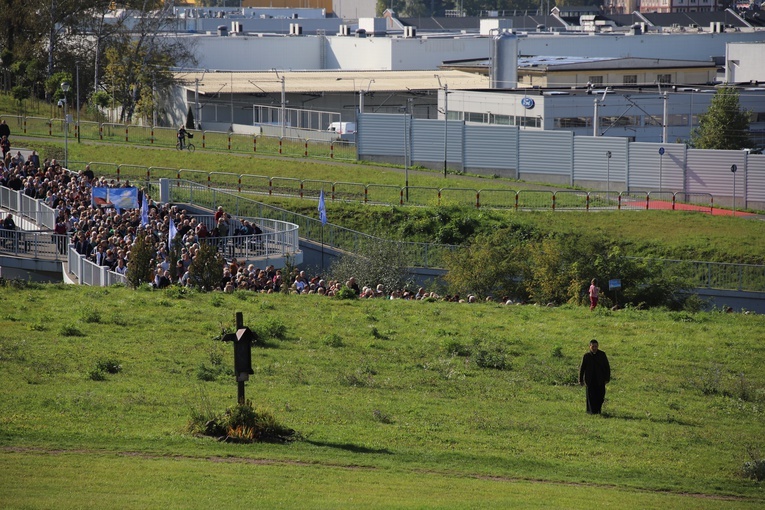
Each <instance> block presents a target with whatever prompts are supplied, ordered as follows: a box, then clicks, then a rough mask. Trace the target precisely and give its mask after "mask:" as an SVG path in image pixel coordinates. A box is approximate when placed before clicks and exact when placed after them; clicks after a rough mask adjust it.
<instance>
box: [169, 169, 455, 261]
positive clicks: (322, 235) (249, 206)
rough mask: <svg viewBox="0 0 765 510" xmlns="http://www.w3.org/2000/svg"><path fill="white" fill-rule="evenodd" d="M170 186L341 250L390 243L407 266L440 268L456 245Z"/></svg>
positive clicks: (181, 195) (181, 184) (177, 195)
mask: <svg viewBox="0 0 765 510" xmlns="http://www.w3.org/2000/svg"><path fill="white" fill-rule="evenodd" d="M170 190H171V201H172V202H186V203H189V204H194V205H197V206H200V207H203V208H205V209H210V210H215V209H217V208H218V206H223V208H224V209H225V210H226V211H229V212H230V214H232V215H233V216H236V217H242V218H267V219H273V220H278V221H281V222H288V223H293V224H295V225H297V226H299V229H300V236H301V237H303V238H304V239H308V240H310V241H313V242H316V243H323V244H326V245H329V246H331V247H334V248H336V249H338V250H342V251H348V252H352V253H357V252H359V251H361V249H362V248H363V247H364V246H365V245H369V244H371V243H375V244H380V243H383V244H390V245H393V247H394V248H395V249H396V250H398V251H401V252H402V253H404V254H405V256H406V261H407V263H408V264H409V265H410V266H411V267H427V268H443V267H445V258H444V257H445V254H446V253H448V252H450V251H452V250H454V249H455V248H456V246H452V245H443V244H432V243H411V242H404V241H392V240H389V239H381V238H378V237H375V236H371V235H367V234H364V233H361V232H357V231H355V230H351V229H348V228H344V227H341V226H339V225H333V224H331V223H327V224H326V225H322V224H321V222H320V221H319V220H318V219H316V218H311V217H309V216H305V215H302V214H298V213H294V212H291V211H287V210H286V209H281V208H278V207H273V206H270V205H267V204H263V203H261V202H257V201H255V200H252V199H250V198H245V197H242V196H239V195H237V194H235V193H232V192H230V191H225V190H219V189H216V188H211V187H207V186H203V185H201V184H198V183H195V182H191V181H184V180H170Z"/></svg>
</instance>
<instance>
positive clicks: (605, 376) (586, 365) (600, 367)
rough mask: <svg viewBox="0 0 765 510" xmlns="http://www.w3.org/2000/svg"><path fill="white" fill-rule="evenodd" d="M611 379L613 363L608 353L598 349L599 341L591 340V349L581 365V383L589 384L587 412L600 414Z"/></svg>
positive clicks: (583, 384)
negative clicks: (610, 361)
mask: <svg viewBox="0 0 765 510" xmlns="http://www.w3.org/2000/svg"><path fill="white" fill-rule="evenodd" d="M610 380H611V365H609V363H608V356H606V353H605V352H603V351H601V350H598V341H597V340H595V339H593V340H590V350H589V351H588V352H586V353H585V354H584V357H583V358H582V364H581V365H580V366H579V384H580V385H582V386H587V414H600V410H601V408H602V407H603V401H604V400H605V399H606V384H608V382H609V381H610Z"/></svg>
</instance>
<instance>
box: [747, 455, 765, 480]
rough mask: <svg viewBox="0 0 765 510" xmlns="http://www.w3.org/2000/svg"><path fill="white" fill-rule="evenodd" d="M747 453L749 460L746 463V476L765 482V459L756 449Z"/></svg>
mask: <svg viewBox="0 0 765 510" xmlns="http://www.w3.org/2000/svg"><path fill="white" fill-rule="evenodd" d="M747 453H748V454H749V458H750V459H751V460H748V461H747V462H744V468H743V471H744V476H745V477H747V478H749V479H751V480H757V481H758V482H761V481H763V480H765V458H763V457H762V455H760V452H759V451H757V450H755V449H754V448H751V447H750V448H748V449H747Z"/></svg>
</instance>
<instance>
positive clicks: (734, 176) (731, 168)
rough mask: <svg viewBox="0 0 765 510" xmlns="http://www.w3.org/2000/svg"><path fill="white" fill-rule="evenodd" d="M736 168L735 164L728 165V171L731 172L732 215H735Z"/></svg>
mask: <svg viewBox="0 0 765 510" xmlns="http://www.w3.org/2000/svg"><path fill="white" fill-rule="evenodd" d="M736 170H738V167H737V166H736V165H731V166H730V171H731V173H732V174H733V216H735V215H736Z"/></svg>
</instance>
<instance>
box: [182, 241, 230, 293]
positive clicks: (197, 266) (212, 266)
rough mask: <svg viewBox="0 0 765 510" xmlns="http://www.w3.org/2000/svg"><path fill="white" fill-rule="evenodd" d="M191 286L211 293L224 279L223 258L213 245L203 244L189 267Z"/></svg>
mask: <svg viewBox="0 0 765 510" xmlns="http://www.w3.org/2000/svg"><path fill="white" fill-rule="evenodd" d="M189 277H190V280H189V281H190V282H191V284H192V285H193V286H194V287H195V288H196V289H199V290H201V291H211V290H213V289H215V288H217V287H218V286H219V285H220V281H221V279H222V278H223V257H221V256H220V254H219V253H218V248H217V246H216V245H214V244H213V243H202V244H201V245H200V247H199V252H197V256H196V257H194V260H193V261H192V262H191V265H190V266H189Z"/></svg>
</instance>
